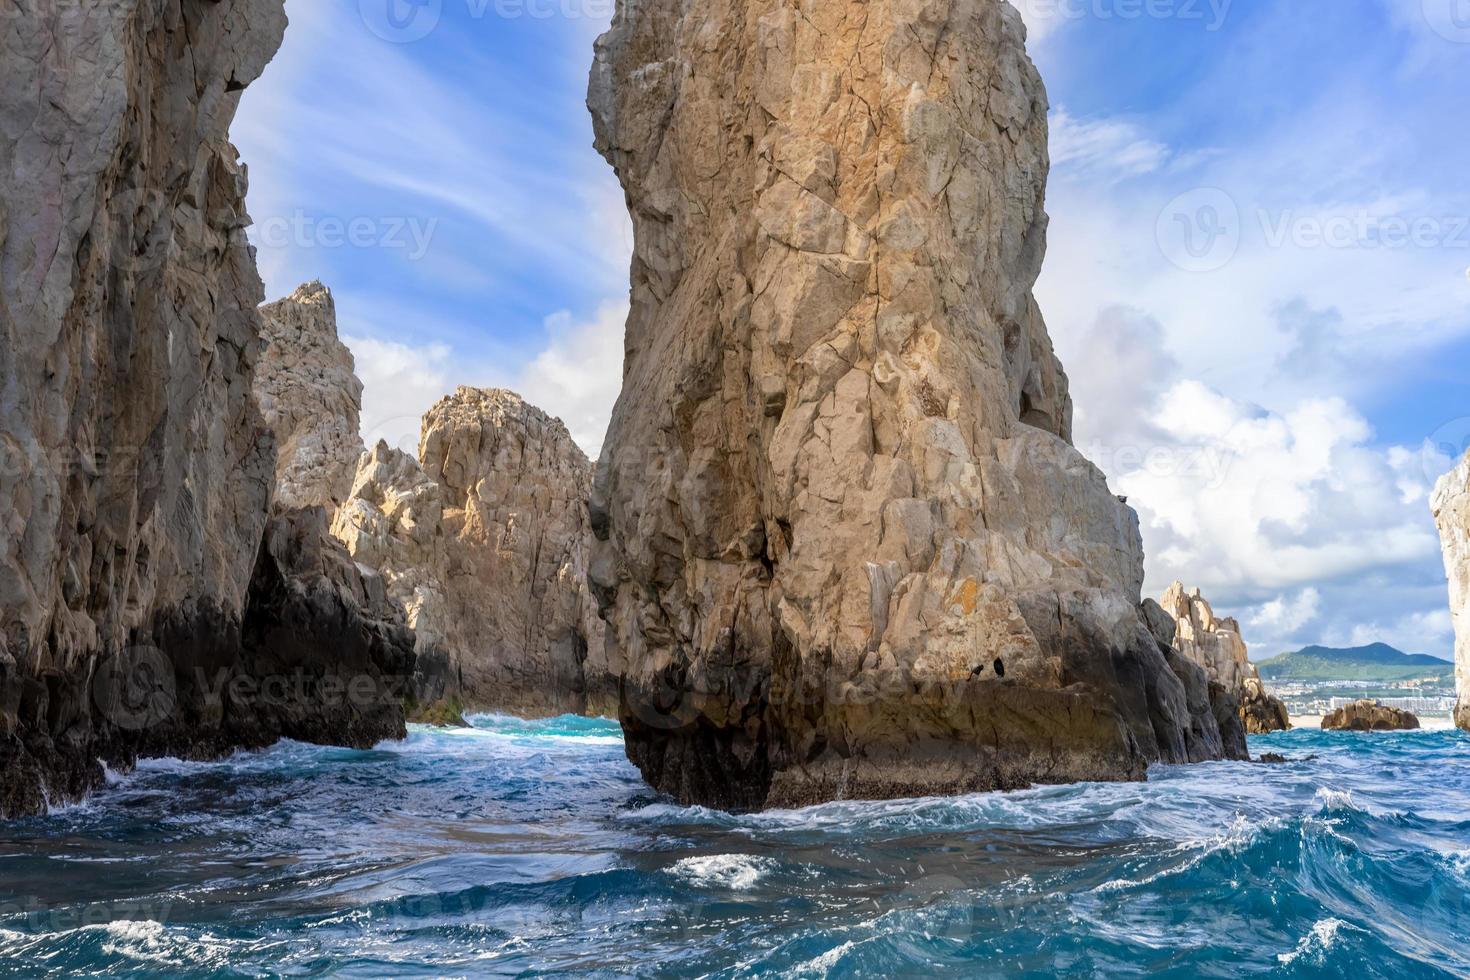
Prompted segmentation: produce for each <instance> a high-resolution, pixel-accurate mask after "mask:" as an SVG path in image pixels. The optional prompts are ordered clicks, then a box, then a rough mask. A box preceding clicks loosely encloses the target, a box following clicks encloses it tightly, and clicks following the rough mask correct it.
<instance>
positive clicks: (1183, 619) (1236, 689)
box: [1160, 582, 1291, 735]
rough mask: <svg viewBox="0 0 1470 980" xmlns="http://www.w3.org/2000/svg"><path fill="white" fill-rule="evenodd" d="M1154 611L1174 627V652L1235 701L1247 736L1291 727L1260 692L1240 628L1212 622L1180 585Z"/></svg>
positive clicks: (1197, 598) (1272, 699)
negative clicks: (1161, 612)
mask: <svg viewBox="0 0 1470 980" xmlns="http://www.w3.org/2000/svg"><path fill="white" fill-rule="evenodd" d="M1160 605H1161V606H1162V607H1163V609H1164V611H1165V612H1167V613H1168V614H1169V616H1170V617H1171V618H1172V619H1173V620H1174V622H1175V624H1176V625H1175V633H1174V639H1173V645H1174V647H1175V648H1176V649H1178V650H1179V651H1180V652H1181V653H1183V654H1184V655H1185V656H1186V657H1188V658H1189V659H1190V660H1191V661H1192V662H1193V663H1196V664H1199V665H1200V666H1201V667H1203V668H1204V669H1205V671H1206V673H1208V674H1209V676H1210V680H1211V681H1213V682H1215V683H1217V684H1219V685H1221V686H1222V687H1224V688H1225V689H1226V690H1227V691H1229V692H1230V693H1231V695H1232V696H1233V697H1235V699H1236V700H1237V701H1238V702H1239V703H1240V707H1239V710H1240V720H1241V722H1242V723H1243V724H1244V725H1245V730H1246V731H1247V732H1248V733H1250V734H1252V735H1263V734H1265V733H1267V732H1275V731H1283V730H1285V729H1288V728H1290V727H1291V720H1290V717H1289V714H1288V712H1287V710H1286V704H1285V703H1284V702H1282V701H1281V699H1280V698H1278V697H1276V696H1274V695H1272V694H1270V693H1268V692H1267V691H1266V686H1265V684H1263V683H1262V681H1261V675H1260V673H1259V672H1258V671H1257V670H1256V666H1255V664H1253V663H1251V661H1250V655H1249V652H1248V651H1247V649H1246V645H1245V641H1244V640H1243V639H1241V635H1240V623H1238V622H1236V621H1235V620H1234V619H1229V618H1226V619H1221V618H1219V617H1218V616H1216V615H1215V611H1214V610H1213V609H1212V608H1210V604H1209V602H1207V601H1206V600H1205V598H1204V597H1203V596H1202V595H1200V590H1199V589H1186V588H1185V587H1184V583H1182V582H1175V583H1174V584H1173V585H1171V586H1169V589H1168V591H1166V592H1165V593H1164V595H1163V598H1162V599H1160Z"/></svg>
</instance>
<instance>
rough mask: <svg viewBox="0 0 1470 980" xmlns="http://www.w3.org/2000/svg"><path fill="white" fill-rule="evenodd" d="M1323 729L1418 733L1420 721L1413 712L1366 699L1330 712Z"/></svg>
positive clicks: (1323, 722)
mask: <svg viewBox="0 0 1470 980" xmlns="http://www.w3.org/2000/svg"><path fill="white" fill-rule="evenodd" d="M1322 727H1323V728H1324V729H1325V730H1327V731H1336V732H1403V731H1417V730H1418V728H1419V719H1418V718H1417V717H1416V716H1415V715H1414V713H1413V712H1410V711H1404V710H1403V709H1402V708H1390V707H1388V706H1387V705H1384V704H1380V703H1378V702H1377V701H1374V700H1371V699H1367V698H1365V699H1362V700H1359V701H1354V702H1353V703H1352V704H1348V705H1344V706H1343V707H1341V708H1338V709H1336V710H1334V711H1332V712H1330V713H1329V714H1328V715H1327V716H1326V717H1324V718H1323V719H1322Z"/></svg>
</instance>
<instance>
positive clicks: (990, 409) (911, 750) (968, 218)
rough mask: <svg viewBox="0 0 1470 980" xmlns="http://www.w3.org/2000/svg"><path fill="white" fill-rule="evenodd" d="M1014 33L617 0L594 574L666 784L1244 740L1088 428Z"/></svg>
mask: <svg viewBox="0 0 1470 980" xmlns="http://www.w3.org/2000/svg"><path fill="white" fill-rule="evenodd" d="M1024 30H1025V29H1024V26H1023V24H1022V21H1021V18H1020V16H1019V14H1018V13H1017V12H1016V10H1015V9H1014V8H1012V7H1011V6H1010V5H1008V4H1006V3H1004V2H1001V0H919V2H908V0H871V2H868V3H862V4H853V3H835V4H809V5H806V6H804V7H802V8H801V9H800V10H798V9H797V8H795V7H793V6H791V5H789V4H785V3H782V2H778V0H689V2H686V3H681V4H651V3H632V2H624V3H622V4H620V5H619V8H618V12H617V15H616V16H615V18H614V21H613V24H612V27H611V29H610V30H609V31H608V33H607V34H605V35H604V36H603V37H602V38H600V39H599V41H598V42H597V46H596V60H595V63H594V66H593V68H592V77H591V84H590V88H589V93H588V106H589V108H590V110H591V113H592V117H593V123H594V128H595V132H596V145H597V148H598V149H599V150H600V151H601V152H602V153H603V155H604V156H605V157H606V158H607V160H608V161H609V162H610V163H611V164H612V165H613V167H614V169H615V170H616V171H617V174H618V177H619V179H620V181H621V183H622V186H623V189H624V191H625V193H626V196H627V200H628V205H629V210H630V212H631V214H632V217H633V223H634V228H635V244H634V259H633V266H632V283H631V301H632V305H631V311H630V314H629V319H628V325H627V337H626V343H625V349H626V351H627V362H626V364H625V367H624V385H623V390H622V394H621V397H620V398H619V401H618V404H617V407H616V409H615V411H614V415H613V420H612V425H611V428H610V430H609V435H608V440H607V442H606V444H605V447H604V450H603V453H602V458H601V460H600V462H599V466H598V474H597V479H596V483H595V486H594V491H593V527H594V529H595V530H596V533H597V535H598V537H599V539H600V540H599V545H598V547H597V549H596V554H595V556H594V560H593V563H592V575H593V582H594V589H595V591H596V592H597V594H598V596H599V601H600V602H601V603H602V608H603V613H604V616H605V618H606V620H607V621H608V623H609V633H610V636H611V648H612V649H613V650H614V651H615V659H616V658H624V661H623V662H624V663H625V673H624V677H623V692H624V694H623V702H622V708H621V716H622V721H623V726H624V732H625V735H626V739H627V746H628V752H629V756H630V758H631V759H632V760H633V761H634V762H635V763H636V764H637V765H638V766H639V767H640V769H641V770H642V771H643V773H644V775H645V777H646V778H647V779H649V781H650V782H651V783H653V785H655V786H656V787H657V788H659V789H661V790H665V791H667V792H669V793H672V794H674V795H676V796H678V797H679V798H681V799H683V800H686V801H690V802H699V803H712V804H716V805H723V806H732V807H761V806H774V805H785V804H801V803H809V802H817V801H821V800H826V799H832V798H835V797H843V796H845V797H882V796H896V795H909V794H916V793H917V794H922V793H949V792H962V791H970V790H977V789H990V788H997V787H1005V786H1014V785H1021V784H1025V783H1027V782H1031V781H1037V780H1046V781H1053V782H1055V781H1066V780H1074V779H1119V778H1141V777H1142V776H1143V773H1144V770H1145V767H1146V765H1147V763H1148V762H1149V761H1150V760H1155V759H1163V760H1170V761H1186V760H1189V759H1194V758H1210V757H1217V756H1219V755H1221V754H1223V753H1224V751H1225V749H1224V747H1223V743H1222V740H1221V738H1220V733H1219V731H1218V725H1217V723H1216V721H1215V720H1214V718H1213V716H1212V715H1211V712H1210V709H1209V703H1208V698H1206V697H1196V696H1195V695H1196V694H1199V693H1200V692H1201V691H1202V690H1203V688H1204V687H1205V686H1207V685H1206V682H1205V681H1204V680H1203V678H1202V674H1201V676H1200V677H1198V678H1195V677H1193V676H1192V675H1193V672H1194V671H1196V670H1197V668H1188V670H1187V672H1189V673H1191V678H1190V681H1189V683H1188V684H1186V682H1185V681H1184V680H1183V679H1181V678H1180V677H1179V676H1177V675H1176V674H1175V673H1174V672H1173V671H1172V670H1171V668H1170V666H1169V663H1168V659H1167V657H1166V655H1165V654H1164V653H1163V652H1162V651H1161V650H1160V649H1159V647H1158V644H1157V643H1156V642H1155V641H1154V639H1153V637H1152V636H1151V634H1150V633H1149V630H1148V628H1147V626H1146V625H1145V624H1144V621H1143V618H1142V614H1141V612H1140V589H1141V586H1142V580H1143V574H1142V553H1141V543H1140V538H1139V534H1138V526H1137V518H1136V515H1135V514H1134V513H1133V512H1132V511H1131V510H1129V509H1128V508H1127V507H1126V506H1125V505H1124V504H1123V503H1122V502H1121V501H1119V500H1118V498H1116V497H1115V496H1114V495H1113V494H1112V493H1111V492H1110V491H1109V490H1108V487H1107V484H1106V481H1105V480H1104V478H1103V476H1102V474H1101V473H1100V472H1099V471H1098V470H1097V469H1096V468H1095V467H1094V466H1092V465H1091V464H1090V463H1088V461H1087V460H1085V459H1084V458H1083V457H1082V456H1081V455H1079V454H1078V453H1077V452H1076V450H1075V449H1073V447H1072V446H1071V445H1070V444H1069V441H1068V440H1069V438H1070V428H1071V414H1072V408H1071V401H1070V398H1069V397H1068V394H1067V379H1066V376H1065V374H1064V373H1063V371H1062V368H1061V365H1060V364H1059V362H1058V361H1057V358H1056V357H1055V355H1054V354H1053V351H1052V344H1051V341H1050V338H1049V337H1048V335H1047V332H1046V327H1045V324H1044V323H1043V321H1042V317H1041V314H1040V311H1039V309H1038V308H1037V305H1036V302H1035V300H1034V298H1033V297H1032V293H1031V289H1032V286H1033V284H1034V282H1035V280H1036V277H1037V274H1038V272H1039V270H1040V268H1041V262H1042V257H1043V254H1044V251H1045V241H1046V227H1047V219H1046V214H1045V211H1044V210H1043V198H1044V193H1045V178H1046V173H1047V165H1048V161H1047V124H1046V110H1047V104H1046V96H1045V93H1044V90H1043V87H1042V84H1041V80H1040V78H1039V77H1038V75H1037V73H1036V70H1035V68H1034V67H1033V66H1032V64H1031V62H1030V60H1029V59H1028V58H1027V57H1026V53H1025V50H1024V46H1023V37H1024ZM1097 369H1102V367H1101V366H1098V367H1097ZM1181 663H1182V661H1181ZM1195 681H1198V683H1197V684H1196V683H1195Z"/></svg>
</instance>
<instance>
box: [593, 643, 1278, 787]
mask: <svg viewBox="0 0 1470 980" xmlns="http://www.w3.org/2000/svg"><path fill="white" fill-rule="evenodd" d="M1074 639H1075V638H1074ZM778 645H779V644H778ZM1066 649H1067V652H1066V653H1065V654H1064V655H1063V658H1062V659H1063V661H1064V662H1066V663H1069V664H1075V665H1081V666H1085V667H1086V671H1087V672H1086V675H1085V676H1084V675H1083V673H1082V672H1081V671H1079V670H1074V671H1070V672H1068V673H1067V675H1066V677H1065V679H1066V682H1067V683H1066V686H1063V687H1059V688H1047V687H1040V686H1034V685H1030V684H1027V683H1025V682H1023V681H1020V680H1015V679H1010V680H1008V679H1004V678H998V677H994V676H987V677H983V678H981V677H971V678H965V679H959V680H955V681H952V682H946V683H943V684H923V683H916V682H914V681H913V680H912V679H911V678H907V677H899V676H894V677H887V678H885V677H879V676H876V675H867V674H865V675H863V676H861V677H860V678H858V679H857V680H856V681H854V682H852V683H846V684H842V685H838V686H837V687H836V688H827V687H824V682H825V678H824V677H822V676H821V670H822V668H821V667H816V668H814V670H813V675H814V676H809V677H804V678H803V677H799V676H789V675H791V674H792V673H794V672H795V671H798V670H799V667H796V666H795V664H796V663H797V658H795V657H793V656H791V655H790V652H789V651H782V650H779V649H778V650H777V651H776V653H775V656H774V657H773V658H772V659H773V662H774V664H775V665H776V671H777V675H776V677H775V678H772V677H771V676H769V675H768V674H766V673H764V672H761V671H759V670H754V669H750V668H745V669H741V668H739V667H734V666H731V667H728V668H727V669H726V670H725V671H724V672H723V673H722V675H721V676H720V677H711V676H709V675H708V674H703V675H700V676H692V675H691V673H690V670H689V668H688V667H687V665H685V666H683V667H670V668H669V669H668V670H666V671H665V672H664V674H663V675H662V676H661V677H660V678H659V681H658V683H657V684H655V685H652V686H644V687H635V686H633V685H631V684H630V683H628V682H625V685H624V688H623V692H622V707H621V713H620V720H621V722H622V725H623V733H624V738H625V742H626V748H627V754H628V758H629V759H630V760H631V761H632V762H633V764H634V765H636V766H637V767H638V769H639V770H640V772H641V773H642V774H643V777H644V779H645V780H647V782H648V783H649V784H650V785H651V786H652V787H653V788H654V789H656V790H658V791H659V792H661V793H665V794H667V795H669V796H671V797H673V798H675V799H676V800H678V801H679V802H681V803H683V804H686V805H694V804H697V805H704V806H712V807H717V808H720V809H725V810H732V811H749V810H760V809H766V808H771V807H798V806H808V805H813V804H818V803H824V802H828V801H831V800H839V799H892V798H904V797H918V796H941V795H956V794H963V793H976V792H986V791H992V790H1015V789H1022V788H1025V787H1028V786H1032V785H1045V784H1062V783H1073V782H1084V781H1110V782H1119V781H1139V780H1143V779H1145V778H1146V774H1147V769H1148V765H1149V764H1150V763H1151V762H1166V763H1187V762H1200V761H1206V760H1210V759H1221V758H1227V759H1247V758H1249V754H1248V752H1247V748H1246V741H1245V731H1244V728H1243V726H1242V724H1241V722H1240V718H1239V716H1238V706H1237V703H1236V701H1235V699H1234V697H1232V696H1231V695H1230V694H1229V693H1228V692H1226V691H1225V690H1224V689H1223V688H1221V687H1220V686H1219V685H1213V684H1210V683H1209V681H1208V679H1207V678H1206V676H1205V673H1204V671H1203V670H1202V669H1201V668H1199V667H1197V666H1195V665H1194V664H1192V663H1190V662H1189V661H1187V660H1186V659H1184V658H1183V657H1182V656H1180V655H1178V654H1177V653H1174V651H1172V650H1169V651H1167V652H1165V651H1163V650H1160V649H1155V646H1154V644H1153V643H1151V642H1147V643H1146V642H1140V643H1139V645H1138V648H1137V649H1129V650H1122V651H1106V650H1103V651H1099V650H1097V649H1096V648H1092V649H1084V648H1083V647H1082V646H1073V647H1068V648H1066ZM812 659H813V660H814V661H815V662H816V663H817V664H821V663H823V662H824V658H820V657H817V658H812ZM727 663H730V664H748V663H750V660H749V659H746V658H741V657H732V658H730V659H729V660H728V661H727ZM783 666H785V667H786V668H787V670H786V671H784V672H783V671H782V670H781V668H782V667H783ZM1104 692H1107V693H1104Z"/></svg>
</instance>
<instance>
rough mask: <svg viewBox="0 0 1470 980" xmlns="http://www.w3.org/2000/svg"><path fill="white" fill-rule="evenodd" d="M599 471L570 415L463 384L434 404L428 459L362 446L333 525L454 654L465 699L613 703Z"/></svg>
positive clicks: (550, 708) (435, 643) (567, 705)
mask: <svg viewBox="0 0 1470 980" xmlns="http://www.w3.org/2000/svg"><path fill="white" fill-rule="evenodd" d="M420 461H421V462H420ZM591 480H592V467H591V464H590V463H589V462H588V461H587V458H586V456H585V455H583V453H582V451H581V450H580V449H579V448H578V447H577V445H576V443H575V442H573V441H572V437H571V435H570V433H568V432H567V429H566V427H565V426H564V425H563V424H562V423H561V422H560V421H559V420H557V419H554V418H551V417H550V416H548V415H546V414H545V413H544V412H542V411H540V410H539V409H537V408H534V407H533V406H530V405H527V404H526V403H525V402H524V401H523V400H522V399H521V398H520V397H519V396H517V395H515V394H514V393H512V392H508V391H502V390H483V389H477V388H460V389H459V390H458V391H456V392H455V394H453V395H451V396H449V397H448V398H445V399H443V400H442V401H440V402H439V403H438V404H437V405H435V406H434V407H433V408H432V409H431V410H430V411H429V412H428V414H427V415H425V416H424V425H423V434H422V438H421V440H420V446H419V460H415V459H414V458H413V457H411V456H409V455H408V454H406V453H403V452H401V451H398V450H394V449H390V448H389V447H388V446H386V445H384V444H382V443H379V444H378V445H377V446H376V447H374V449H373V450H372V451H371V452H370V453H368V454H367V455H366V456H364V457H363V459H362V462H361V465H360V466H359V468H358V471H357V477H356V480H355V482H354V484H353V487H352V490H351V493H350V495H349V498H348V502H347V504H346V505H345V506H344V507H343V508H342V510H341V511H340V512H339V514H338V517H337V521H336V524H335V526H334V531H335V533H336V534H337V535H338V537H340V538H341V539H342V540H343V541H344V542H345V543H346V544H347V547H348V550H349V551H350V552H351V553H352V555H353V556H354V557H355V558H356V559H357V560H358V561H360V562H364V563H366V564H369V565H372V566H374V567H377V568H379V569H381V570H382V571H383V574H384V576H385V578H386V581H387V583H388V589H389V593H390V594H391V595H392V596H393V597H394V598H395V599H396V600H397V601H398V602H399V603H400V604H401V605H402V606H403V607H404V608H405V610H406V611H407V614H408V620H409V622H410V624H411V625H412V626H413V628H414V629H415V631H416V632H417V634H418V637H419V644H420V648H421V649H425V648H427V647H433V648H437V649H441V650H443V651H445V652H446V653H447V655H448V658H449V662H450V666H451V673H452V675H453V676H454V677H455V679H456V680H457V685H458V690H457V694H458V697H459V698H460V699H461V701H462V703H463V706H464V707H465V709H466V710H496V711H508V712H512V713H516V714H522V715H532V716H536V715H556V714H562V713H566V712H572V713H592V714H610V713H612V712H613V711H614V710H615V704H616V700H615V699H616V692H615V688H614V686H613V677H612V674H611V673H610V672H609V670H608V667H607V662H606V660H605V659H604V658H605V656H606V654H605V648H606V644H605V642H604V640H603V626H602V623H601V621H600V620H599V619H598V617H597V609H596V603H595V602H594V601H593V599H592V597H591V595H590V593H589V592H588V589H587V582H586V576H587V551H588V548H589V545H590V542H591V531H590V528H589V522H588V514H587V494H588V492H589V490H590V487H591Z"/></svg>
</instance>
